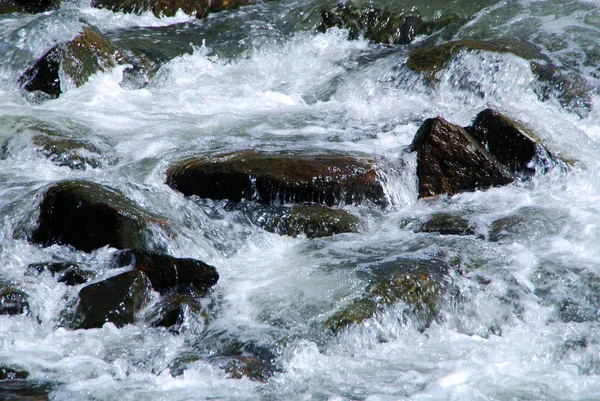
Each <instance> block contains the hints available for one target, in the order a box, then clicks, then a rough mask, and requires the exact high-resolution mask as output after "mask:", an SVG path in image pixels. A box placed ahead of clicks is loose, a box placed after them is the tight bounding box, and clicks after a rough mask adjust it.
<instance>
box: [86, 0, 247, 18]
mask: <svg viewBox="0 0 600 401" xmlns="http://www.w3.org/2000/svg"><path fill="white" fill-rule="evenodd" d="M246 4H248V0H93V1H92V6H93V7H98V8H107V9H109V10H112V11H121V12H124V13H136V14H141V13H143V12H146V11H150V12H152V13H154V15H156V16H161V15H164V16H166V17H172V16H174V15H175V13H176V12H177V11H178V10H180V9H181V10H182V11H183V12H184V13H186V14H196V17H198V18H201V17H204V16H206V15H207V14H208V13H211V12H218V11H223V10H231V9H234V8H238V7H240V6H243V5H246Z"/></svg>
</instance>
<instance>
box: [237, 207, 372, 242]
mask: <svg viewBox="0 0 600 401" xmlns="http://www.w3.org/2000/svg"><path fill="white" fill-rule="evenodd" d="M246 209H250V210H249V212H250V220H251V221H252V222H253V223H254V224H256V225H258V226H260V227H262V228H264V229H265V230H267V231H269V232H273V233H277V234H280V235H288V236H291V237H297V236H298V235H300V234H305V235H306V236H307V237H308V238H318V237H329V236H332V235H334V234H341V233H355V232H358V229H359V227H360V220H359V219H358V218H357V217H355V216H353V215H351V214H350V213H348V212H346V211H344V210H336V209H331V208H328V207H325V206H321V205H293V206H289V207H288V206H265V207H260V206H259V207H247V208H246Z"/></svg>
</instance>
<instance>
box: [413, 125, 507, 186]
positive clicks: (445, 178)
mask: <svg viewBox="0 0 600 401" xmlns="http://www.w3.org/2000/svg"><path fill="white" fill-rule="evenodd" d="M411 151H413V152H417V178H418V181H419V183H418V185H419V197H420V198H423V197H429V196H437V195H442V194H446V195H454V194H457V193H459V192H464V191H475V190H477V189H486V188H490V187H492V186H499V185H506V184H509V183H511V182H512V181H513V180H514V177H513V175H512V174H511V173H510V172H509V171H508V170H507V168H506V167H505V166H503V165H502V164H501V163H500V162H499V161H498V160H497V159H496V158H495V157H494V156H493V155H492V154H490V152H488V151H487V150H486V149H484V148H483V147H482V146H481V144H480V143H479V142H478V141H477V140H475V139H474V138H473V137H472V136H471V135H470V134H469V133H468V132H467V131H465V129H463V128H462V127H459V126H458V125H455V124H451V123H449V122H448V121H446V120H444V119H443V118H441V117H436V118H430V119H427V120H425V122H424V123H423V124H422V125H421V127H420V128H419V130H418V131H417V133H416V134H415V138H414V140H413V143H412V145H411Z"/></svg>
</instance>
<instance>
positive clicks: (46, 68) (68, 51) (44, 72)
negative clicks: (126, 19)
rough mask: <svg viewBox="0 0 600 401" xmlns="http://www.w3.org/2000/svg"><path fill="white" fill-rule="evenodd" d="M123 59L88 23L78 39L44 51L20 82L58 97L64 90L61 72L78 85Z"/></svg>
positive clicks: (31, 89)
mask: <svg viewBox="0 0 600 401" xmlns="http://www.w3.org/2000/svg"><path fill="white" fill-rule="evenodd" d="M120 61H122V55H121V53H120V52H119V50H118V49H117V48H116V47H115V46H114V45H113V44H112V43H111V42H110V41H109V40H108V39H106V38H105V37H104V36H102V34H101V33H100V32H99V31H98V30H96V29H95V28H93V27H91V26H86V27H84V28H83V31H82V32H81V33H80V34H79V35H78V36H77V37H76V38H75V39H73V40H72V41H70V42H66V43H60V44H58V45H56V46H54V47H53V48H52V49H50V50H49V51H48V52H47V53H46V54H44V56H42V57H41V58H40V59H39V60H38V61H37V62H36V63H35V65H34V66H33V67H31V68H30V69H28V70H27V71H26V72H25V73H24V74H23V76H22V77H21V79H20V82H21V85H22V87H23V89H25V90H26V91H28V92H36V91H40V92H42V93H43V94H44V97H45V98H57V97H58V96H60V94H61V93H62V91H63V89H62V83H61V76H66V77H68V79H69V80H70V81H71V83H72V84H74V85H75V86H77V87H79V86H81V85H83V84H84V83H86V82H87V81H88V79H89V78H90V77H91V76H92V75H93V74H96V73H97V72H104V71H107V70H109V69H111V68H114V67H115V66H116V65H117V64H118V63H119V62H120ZM61 71H62V74H60V72H61Z"/></svg>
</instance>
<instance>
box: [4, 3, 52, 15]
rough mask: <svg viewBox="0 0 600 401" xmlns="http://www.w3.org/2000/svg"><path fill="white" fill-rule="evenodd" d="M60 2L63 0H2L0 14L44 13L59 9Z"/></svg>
mask: <svg viewBox="0 0 600 401" xmlns="http://www.w3.org/2000/svg"><path fill="white" fill-rule="evenodd" d="M60 3H61V0H2V1H1V2H0V15H1V14H10V13H17V12H21V13H30V14H37V13H43V12H45V11H51V10H56V9H58V8H59V7H60Z"/></svg>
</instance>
